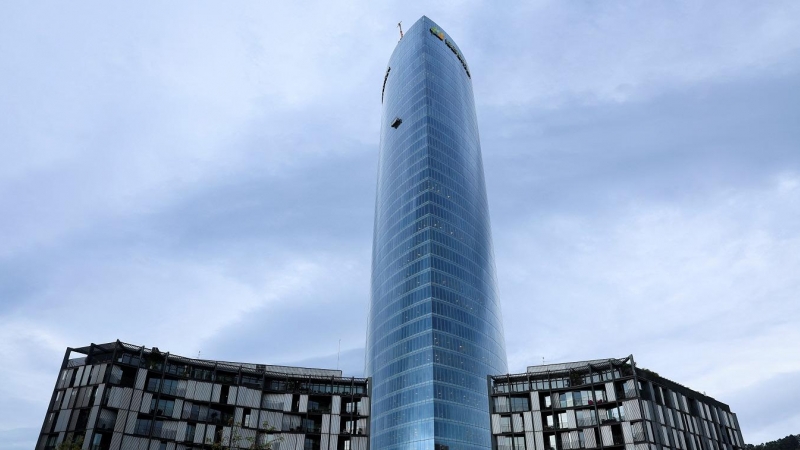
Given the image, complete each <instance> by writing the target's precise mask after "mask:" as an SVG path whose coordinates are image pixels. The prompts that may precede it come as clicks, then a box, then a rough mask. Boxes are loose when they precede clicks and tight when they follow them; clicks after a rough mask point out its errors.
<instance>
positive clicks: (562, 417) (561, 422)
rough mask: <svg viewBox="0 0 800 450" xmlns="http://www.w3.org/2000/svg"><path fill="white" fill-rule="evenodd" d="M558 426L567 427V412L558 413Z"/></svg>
mask: <svg viewBox="0 0 800 450" xmlns="http://www.w3.org/2000/svg"><path fill="white" fill-rule="evenodd" d="M558 428H567V413H565V412H562V413H558Z"/></svg>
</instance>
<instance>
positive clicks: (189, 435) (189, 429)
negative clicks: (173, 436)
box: [183, 423, 195, 442]
mask: <svg viewBox="0 0 800 450" xmlns="http://www.w3.org/2000/svg"><path fill="white" fill-rule="evenodd" d="M194 432H195V424H193V423H190V424H187V425H186V436H184V438H183V440H184V441H189V442H191V441H193V440H194Z"/></svg>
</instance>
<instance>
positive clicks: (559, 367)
mask: <svg viewBox="0 0 800 450" xmlns="http://www.w3.org/2000/svg"><path fill="white" fill-rule="evenodd" d="M489 384H490V389H491V408H492V435H493V436H492V448H493V449H495V450H524V449H528V450H567V449H620V450H623V449H624V450H668V449H675V450H739V449H742V448H743V447H744V441H743V440H742V433H741V430H740V428H739V422H738V420H737V419H736V414H734V413H732V412H731V410H730V408H729V407H728V405H726V404H724V403H721V402H719V401H717V400H714V399H713V398H711V397H708V396H706V395H703V394H701V393H699V392H696V391H693V390H691V389H689V388H686V387H684V386H682V385H680V384H678V383H675V382H673V381H670V380H667V379H666V378H663V377H661V376H659V375H658V374H656V373H654V372H651V371H648V370H646V369H641V368H637V367H636V364H635V363H634V360H633V356H632V355H631V356H629V357H627V358H622V359H606V360H595V361H584V362H576V363H566V364H553V365H542V366H531V367H528V371H527V373H523V374H517V375H502V376H494V377H490V383H489Z"/></svg>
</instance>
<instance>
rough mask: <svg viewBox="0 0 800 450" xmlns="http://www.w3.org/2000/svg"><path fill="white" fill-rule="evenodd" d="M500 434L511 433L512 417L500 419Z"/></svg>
mask: <svg viewBox="0 0 800 450" xmlns="http://www.w3.org/2000/svg"><path fill="white" fill-rule="evenodd" d="M500 432H501V433H510V432H511V417H509V416H501V417H500Z"/></svg>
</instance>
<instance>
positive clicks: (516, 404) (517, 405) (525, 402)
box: [511, 397, 531, 412]
mask: <svg viewBox="0 0 800 450" xmlns="http://www.w3.org/2000/svg"><path fill="white" fill-rule="evenodd" d="M530 410H531V406H530V401H529V399H528V397H511V411H514V412H517V411H530Z"/></svg>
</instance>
